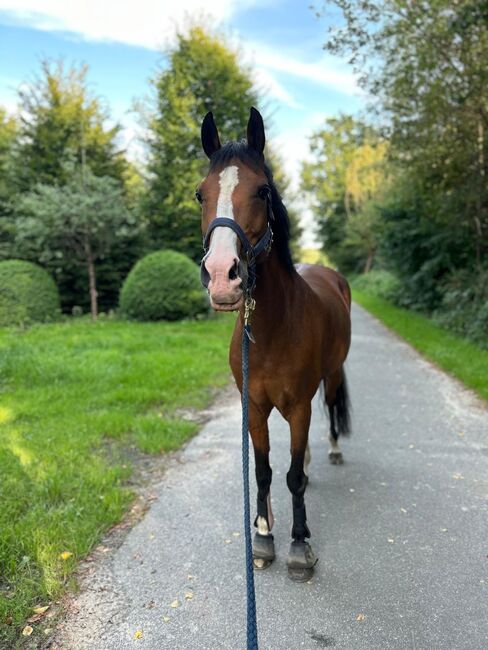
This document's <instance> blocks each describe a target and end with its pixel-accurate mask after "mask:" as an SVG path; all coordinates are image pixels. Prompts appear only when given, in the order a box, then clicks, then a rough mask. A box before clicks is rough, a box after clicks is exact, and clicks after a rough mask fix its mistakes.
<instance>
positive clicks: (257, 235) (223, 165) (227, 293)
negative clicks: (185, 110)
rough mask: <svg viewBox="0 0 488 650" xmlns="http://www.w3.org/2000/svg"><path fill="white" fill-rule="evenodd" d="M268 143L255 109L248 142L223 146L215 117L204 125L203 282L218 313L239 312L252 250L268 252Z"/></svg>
mask: <svg viewBox="0 0 488 650" xmlns="http://www.w3.org/2000/svg"><path fill="white" fill-rule="evenodd" d="M264 143H265V136H264V125H263V119H262V117H261V115H260V114H259V112H258V111H257V110H256V109H255V108H251V115H250V117H249V122H248V125H247V142H229V143H227V144H226V145H224V146H223V147H222V145H221V144H220V138H219V134H218V131H217V127H216V126H215V122H214V119H213V115H212V113H208V114H207V115H206V116H205V119H204V120H203V123H202V145H203V149H204V151H205V153H206V154H207V156H208V157H209V159H210V169H209V173H208V175H207V176H206V177H205V178H204V180H203V181H202V182H201V183H200V185H199V187H198V189H197V191H196V197H197V199H198V201H199V202H200V203H201V205H202V232H203V235H204V237H205V238H206V241H205V247H206V254H205V257H204V258H203V261H202V282H203V284H204V285H205V286H206V287H207V288H208V292H209V294H210V302H211V305H212V307H213V308H214V309H215V310H217V311H234V310H236V309H239V307H240V306H241V305H242V302H243V297H244V290H245V288H246V285H247V282H248V261H249V255H252V254H253V251H252V250H251V251H250V252H248V246H249V245H251V246H253V247H254V246H256V244H258V248H257V251H258V252H262V251H263V250H264V248H265V247H264V246H260V242H262V243H263V244H265V245H266V247H268V245H269V238H270V237H271V231H270V229H269V224H268V221H269V218H270V214H271V204H270V186H269V182H268V177H267V175H266V172H265V164H264V154H263V151H264ZM216 219H217V221H215V220H216ZM263 236H264V239H263Z"/></svg>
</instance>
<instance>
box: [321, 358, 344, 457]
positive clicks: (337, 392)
mask: <svg viewBox="0 0 488 650" xmlns="http://www.w3.org/2000/svg"><path fill="white" fill-rule="evenodd" d="M325 402H326V404H327V407H328V410H329V418H330V433H329V442H330V449H329V462H330V463H331V464H332V465H342V463H343V462H344V458H343V456H342V452H341V450H340V447H339V443H338V438H339V435H340V434H343V435H347V434H348V433H349V413H348V396H347V387H346V378H345V375H344V372H343V370H342V369H341V370H339V371H338V372H336V373H334V374H333V375H331V376H330V377H328V378H327V382H326V392H325Z"/></svg>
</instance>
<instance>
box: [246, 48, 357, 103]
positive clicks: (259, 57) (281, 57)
mask: <svg viewBox="0 0 488 650" xmlns="http://www.w3.org/2000/svg"><path fill="white" fill-rule="evenodd" d="M247 48H249V50H250V51H251V52H252V54H253V56H252V61H253V63H254V64H255V65H258V66H260V67H262V68H264V69H266V70H274V71H276V72H282V73H284V74H287V75H292V76H295V77H299V78H301V79H308V80H309V81H313V82H314V83H316V84H320V85H321V86H325V87H326V88H331V89H334V90H337V91H339V92H341V93H344V94H346V95H357V94H362V92H363V91H362V90H361V89H360V88H359V86H358V84H357V81H356V78H355V76H354V74H352V73H351V72H350V71H349V70H348V69H347V68H346V67H345V65H344V64H342V63H339V62H338V61H337V59H333V58H332V57H327V56H322V57H321V59H320V60H319V61H317V62H314V63H310V62H305V61H301V60H299V59H297V58H295V57H293V56H291V55H289V54H287V53H283V52H279V51H278V50H272V49H270V48H269V47H266V46H263V45H262V44H260V43H248V44H247V46H246V49H247Z"/></svg>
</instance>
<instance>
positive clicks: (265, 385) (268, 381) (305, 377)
mask: <svg viewBox="0 0 488 650" xmlns="http://www.w3.org/2000/svg"><path fill="white" fill-rule="evenodd" d="M291 361H292V359H291V358H290V357H288V358H283V360H282V361H281V362H280V363H275V362H274V363H271V362H270V363H267V362H266V360H265V359H263V360H262V361H261V363H259V364H256V365H255V366H254V364H253V366H254V367H253V366H251V368H250V379H249V391H250V394H251V395H253V396H254V398H255V399H256V401H262V400H263V401H268V402H271V404H273V406H275V407H276V408H277V409H278V410H280V411H282V412H283V411H286V410H287V409H288V408H289V407H290V406H292V405H293V404H295V403H299V402H302V401H304V400H310V399H312V397H313V395H314V394H315V391H316V390H317V386H318V384H319V382H320V370H319V368H318V367H317V368H315V367H314V364H310V363H306V364H305V363H304V364H299V363H291Z"/></svg>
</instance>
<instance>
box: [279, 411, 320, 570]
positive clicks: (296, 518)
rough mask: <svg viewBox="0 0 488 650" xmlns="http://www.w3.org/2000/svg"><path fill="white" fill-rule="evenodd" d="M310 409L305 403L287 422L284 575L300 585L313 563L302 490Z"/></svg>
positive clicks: (304, 484)
mask: <svg viewBox="0 0 488 650" xmlns="http://www.w3.org/2000/svg"><path fill="white" fill-rule="evenodd" d="M310 416H311V405H310V403H308V404H307V405H306V406H302V407H301V408H300V409H295V410H294V411H293V413H292V414H291V415H290V417H289V418H287V419H288V422H289V423H290V430H291V465H290V469H289V471H288V474H287V475H286V482H287V484H288V488H289V490H290V492H291V494H292V504H293V528H292V531H291V536H292V539H293V541H292V543H291V546H290V552H289V554H288V560H287V565H288V575H289V576H290V578H291V579H292V580H296V581H298V582H304V581H306V580H309V579H310V578H311V577H312V575H313V570H314V569H313V568H314V566H315V564H316V562H317V560H316V558H315V555H314V553H313V551H312V548H311V546H310V544H309V543H308V542H307V541H306V539H307V537H310V531H309V529H308V526H307V513H306V510H305V489H306V487H307V476H306V474H305V472H304V462H305V453H306V447H307V442H308V429H309V426H310Z"/></svg>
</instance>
